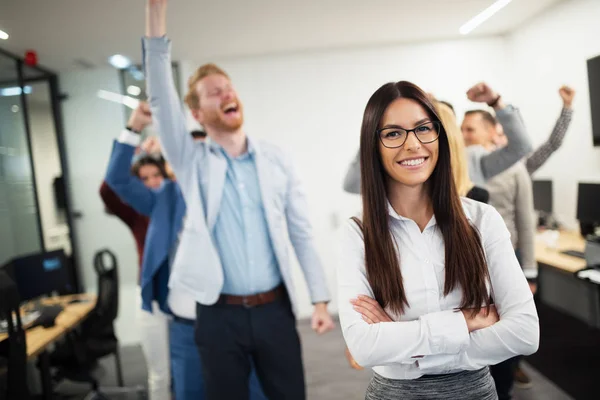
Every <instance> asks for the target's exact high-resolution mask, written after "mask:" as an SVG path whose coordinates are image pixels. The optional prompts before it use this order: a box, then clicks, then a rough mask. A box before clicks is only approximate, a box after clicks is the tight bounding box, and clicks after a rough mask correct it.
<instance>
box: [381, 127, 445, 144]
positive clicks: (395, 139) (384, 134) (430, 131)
mask: <svg viewBox="0 0 600 400" xmlns="http://www.w3.org/2000/svg"><path fill="white" fill-rule="evenodd" d="M440 128H441V126H440V123H439V122H437V121H432V122H425V123H424V124H421V125H419V126H417V127H416V128H414V129H402V128H399V127H394V128H383V129H378V130H377V131H376V132H377V135H379V140H381V143H382V144H383V145H384V146H385V147H387V148H388V149H395V148H398V147H401V146H402V145H403V144H404V142H406V139H407V138H408V134H409V133H411V132H412V133H414V134H415V136H416V138H417V139H418V140H419V142H421V143H423V144H427V143H432V142H435V141H436V140H437V139H438V137H439V136H440Z"/></svg>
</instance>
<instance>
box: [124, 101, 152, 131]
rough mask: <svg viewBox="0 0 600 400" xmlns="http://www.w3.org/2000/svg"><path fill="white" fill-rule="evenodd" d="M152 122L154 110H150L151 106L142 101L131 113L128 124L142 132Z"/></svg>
mask: <svg viewBox="0 0 600 400" xmlns="http://www.w3.org/2000/svg"><path fill="white" fill-rule="evenodd" d="M151 123H152V112H150V106H149V105H148V103H146V102H145V101H140V104H138V106H137V107H136V108H135V110H133V112H132V113H131V116H130V117H129V122H128V123H127V126H128V127H129V128H131V129H133V130H134V131H136V132H141V131H143V130H144V128H145V127H147V126H148V125H150V124H151Z"/></svg>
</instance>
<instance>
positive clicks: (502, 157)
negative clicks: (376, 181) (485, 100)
mask: <svg viewBox="0 0 600 400" xmlns="http://www.w3.org/2000/svg"><path fill="white" fill-rule="evenodd" d="M496 117H497V118H498V122H500V124H501V125H502V128H503V129H504V134H505V135H506V138H507V139H508V144H507V145H506V147H503V148H501V149H499V150H496V151H494V152H491V153H490V152H488V151H487V150H486V149H485V148H483V147H482V146H470V147H468V148H467V157H468V163H469V177H470V178H471V180H472V181H473V183H474V184H475V185H476V186H481V187H485V185H486V181H487V180H488V179H490V178H492V177H493V176H495V175H498V174H499V173H501V172H502V171H505V170H506V169H508V168H510V167H511V166H512V165H514V164H515V163H516V162H517V161H519V160H520V159H522V158H523V157H525V156H526V155H527V154H529V153H530V152H531V151H532V149H533V148H532V146H531V141H530V140H529V136H528V135H527V131H526V129H525V125H524V124H523V119H522V118H521V114H520V113H519V110H518V109H517V108H515V107H513V106H511V105H508V106H506V107H504V108H503V109H502V110H498V111H497V112H496ZM344 190H345V191H346V192H349V193H355V194H360V153H358V154H356V157H354V160H353V161H352V163H351V164H350V167H349V168H348V172H347V173H346V178H345V179H344Z"/></svg>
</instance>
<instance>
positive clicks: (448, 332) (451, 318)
mask: <svg viewBox="0 0 600 400" xmlns="http://www.w3.org/2000/svg"><path fill="white" fill-rule="evenodd" d="M420 319H421V320H422V321H423V322H425V327H426V329H427V330H428V337H429V344H430V347H431V353H432V354H457V353H459V352H460V351H461V350H464V349H466V348H467V347H468V346H469V341H470V336H469V329H468V328H467V321H466V320H465V316H464V315H463V313H462V312H461V311H459V310H457V311H455V310H447V311H440V312H435V313H431V314H426V315H424V316H422V317H421V318H420Z"/></svg>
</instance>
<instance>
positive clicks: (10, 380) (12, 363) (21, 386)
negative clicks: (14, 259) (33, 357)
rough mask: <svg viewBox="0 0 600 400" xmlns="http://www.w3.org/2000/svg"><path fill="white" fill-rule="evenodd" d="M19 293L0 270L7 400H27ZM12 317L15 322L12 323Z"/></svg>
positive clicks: (0, 311) (24, 341)
mask: <svg viewBox="0 0 600 400" xmlns="http://www.w3.org/2000/svg"><path fill="white" fill-rule="evenodd" d="M19 303H20V299H19V291H18V289H17V285H16V284H15V283H14V282H13V280H12V279H11V278H10V277H9V276H8V274H7V273H6V271H3V270H0V318H2V319H6V320H7V322H8V339H7V340H6V342H7V343H5V344H4V345H5V346H6V347H5V348H3V351H5V352H6V354H5V356H6V367H8V373H7V395H8V398H9V399H23V400H26V399H29V390H28V389H27V342H26V336H25V331H24V330H23V326H22V325H21V315H20V313H19ZM13 315H14V316H15V322H13Z"/></svg>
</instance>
